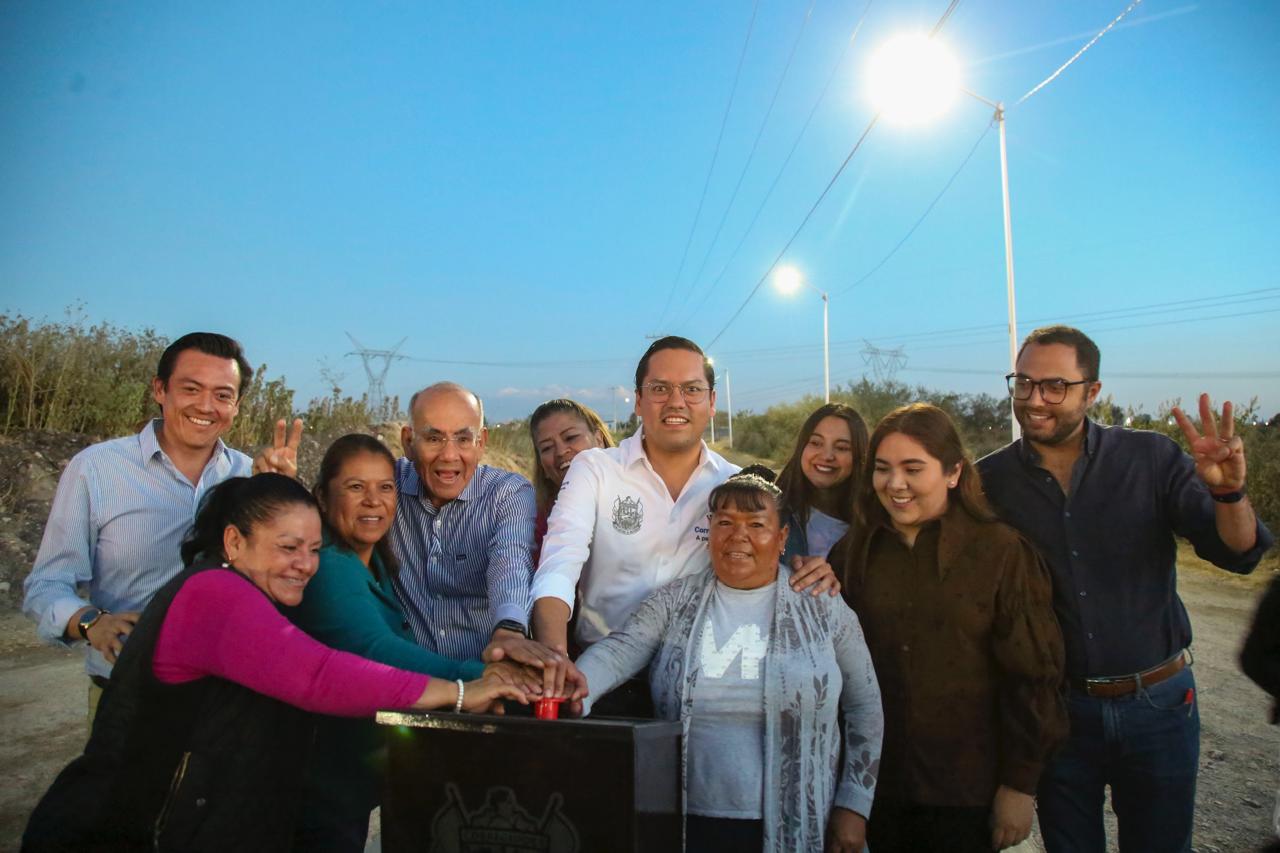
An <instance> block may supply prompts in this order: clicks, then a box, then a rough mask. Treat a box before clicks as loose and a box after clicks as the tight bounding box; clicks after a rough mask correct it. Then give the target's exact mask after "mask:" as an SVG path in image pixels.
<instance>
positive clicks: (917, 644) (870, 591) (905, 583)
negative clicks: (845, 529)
mask: <svg viewBox="0 0 1280 853" xmlns="http://www.w3.org/2000/svg"><path fill="white" fill-rule="evenodd" d="M851 540H852V541H851ZM846 543H849V544H846ZM832 553H833V554H837V555H839V556H840V557H841V558H843V559H844V560H845V561H846V565H845V566H844V569H845V571H844V576H845V578H846V586H845V589H844V593H845V597H846V599H847V600H848V602H849V604H850V605H851V606H852V607H853V609H854V612H856V613H857V614H858V618H859V619H860V620H861V622H862V628H863V630H864V631H865V632H866V637H867V647H868V648H869V649H870V650H871V659H872V660H873V661H874V662H875V669H876V677H877V678H878V679H879V681H880V694H881V698H882V701H883V703H884V720H885V725H884V751H883V753H882V754H881V758H880V782H879V785H878V787H877V789H876V795H877V797H880V798H883V799H885V800H896V801H899V802H901V801H909V802H916V803H925V804H929V805H939V806H984V805H987V804H989V803H990V802H991V797H992V796H993V795H994V794H995V791H996V788H997V787H998V786H1000V785H1008V786H1009V787H1011V788H1014V789H1016V790H1019V791H1022V792H1024V793H1027V794H1034V793H1035V790H1036V783H1037V780H1038V779H1039V777H1040V772H1041V770H1042V768H1043V766H1044V762H1045V760H1046V759H1047V757H1048V755H1049V754H1050V752H1051V751H1052V750H1053V748H1054V747H1055V746H1056V745H1057V744H1058V743H1059V742H1060V741H1061V740H1062V738H1063V737H1064V736H1065V735H1066V732H1067V719H1066V711H1065V708H1064V707H1063V705H1062V702H1061V699H1060V696H1059V686H1060V684H1061V681H1062V635H1061V633H1060V632H1059V630H1058V625H1057V622H1056V621H1055V620H1054V616H1053V609H1052V607H1051V606H1050V590H1049V587H1050V583H1049V576H1048V573H1047V572H1046V571H1045V569H1044V567H1043V566H1042V565H1041V562H1040V559H1039V557H1038V556H1037V555H1036V553H1035V550H1034V549H1033V548H1032V547H1031V545H1030V543H1028V542H1027V541H1026V540H1025V539H1023V538H1022V537H1021V536H1019V535H1018V534H1017V533H1016V532H1015V531H1014V530H1013V529H1012V528H1010V527H1009V526H1007V525H1005V524H1001V523H999V522H984V521H978V520H976V519H974V518H973V517H972V516H970V515H969V513H968V512H966V511H965V510H964V508H963V507H961V506H959V505H958V502H957V501H952V502H951V504H950V506H949V508H948V509H947V512H946V514H945V515H943V516H942V517H941V518H940V519H936V520H934V521H930V522H928V523H926V524H924V525H923V526H922V527H921V528H920V531H919V532H918V534H917V535H916V539H915V544H914V545H911V546H908V545H907V544H906V542H905V541H904V540H903V539H902V536H901V535H900V534H899V533H898V532H897V531H896V530H895V529H894V528H893V527H892V526H891V525H890V524H889V523H888V522H887V521H881V522H879V523H875V524H873V526H872V527H870V528H869V530H868V532H867V534H866V535H865V536H857V535H853V536H850V537H848V538H846V539H845V540H842V542H841V544H838V545H836V547H835V548H834V549H832Z"/></svg>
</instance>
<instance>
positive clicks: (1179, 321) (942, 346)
mask: <svg viewBox="0 0 1280 853" xmlns="http://www.w3.org/2000/svg"><path fill="white" fill-rule="evenodd" d="M1276 312H1280V308H1267V309H1264V310H1262V311H1240V312H1237V313H1233V314H1214V315H1212V316H1209V317H1183V318H1180V319H1177V320H1161V321H1159V322H1156V323H1131V324H1129V325H1124V326H1107V327H1105V328H1102V329H1091V330H1090V331H1091V332H1092V333H1093V334H1100V333H1105V332H1119V331H1124V330H1127V329H1154V328H1157V327H1159V326H1177V325H1180V324H1182V323H1204V322H1208V321H1209V320H1231V319H1235V318H1237V317H1256V316H1257V315H1259V314H1275V313H1276ZM1003 340H1004V339H999V340H997V339H994V338H988V339H985V340H980V341H959V342H956V343H950V344H937V345H935V346H928V345H926V346H922V347H917V349H949V348H952V347H959V346H977V345H980V344H989V343H1000V342H1002V341H1003Z"/></svg>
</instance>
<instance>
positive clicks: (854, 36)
mask: <svg viewBox="0 0 1280 853" xmlns="http://www.w3.org/2000/svg"><path fill="white" fill-rule="evenodd" d="M872 2H873V0H867V5H866V6H864V7H863V8H862V15H861V16H859V18H858V22H857V23H856V24H854V26H853V32H852V33H850V34H849V40H848V41H847V42H845V45H844V50H843V51H842V52H841V53H840V58H839V59H837V60H836V64H835V65H834V66H833V67H832V69H831V74H830V75H829V76H828V77H827V82H826V84H824V85H823V87H822V91H821V92H820V93H819V94H818V97H817V99H816V100H815V101H814V102H813V107H812V108H810V110H809V115H808V116H806V117H805V120H804V124H803V125H801V127H800V132H799V133H797V134H796V138H795V141H794V142H792V143H791V150H790V151H788V152H787V156H786V158H785V159H783V161H782V166H780V167H779V168H778V174H776V175H774V178H773V183H771V184H769V189H768V191H766V192H765V194H764V198H762V199H760V204H759V206H758V207H756V212H755V214H753V215H752V217H751V221H750V222H749V223H747V228H746V230H745V231H743V232H742V237H740V238H739V239H738V244H737V245H736V246H734V247H733V251H732V252H730V253H729V257H728V258H727V259H726V260H725V262H724V264H722V265H721V267H720V272H719V273H718V274H717V275H716V277H715V280H714V281H712V282H711V286H710V287H709V288H707V290H706V291H705V292H704V293H703V294H702V299H701V300H700V301H699V302H698V305H697V307H696V308H694V309H693V311H691V312H690V313H689V315H688V316H686V317H685V318H684V320H683V321H682V322H681V323H680V325H679V327H677V328H683V327H685V326H687V325H689V322H690V321H691V320H692V319H693V318H694V317H696V316H697V315H698V314H699V313H700V312H701V311H702V307H703V306H704V305H706V304H707V300H708V299H710V298H711V294H713V293H715V290H716V288H717V287H718V286H719V285H720V282H721V281H722V280H723V279H724V275H725V273H727V272H728V271H729V267H730V265H731V264H732V263H733V261H734V259H735V258H737V257H738V252H740V251H742V247H743V246H744V245H745V244H746V242H747V238H748V237H750V236H751V232H752V230H753V229H754V228H755V227H756V222H757V221H758V220H759V219H760V214H761V213H764V209H765V206H766V205H767V204H768V203H769V199H770V198H772V197H773V191H774V190H775V189H777V188H778V184H779V183H780V182H781V181H782V176H783V174H785V173H786V171H787V166H789V165H790V164H791V158H792V157H794V156H795V153H796V149H797V148H799V147H800V141H801V140H802V139H804V135H805V133H806V132H807V131H808V130H809V125H810V123H812V122H813V117H814V116H815V115H816V114H817V112H818V107H820V106H821V105H822V102H823V101H825V100H826V98H827V92H828V91H829V90H830V89H831V84H832V83H834V82H835V79H836V75H837V74H838V73H840V68H841V66H843V65H844V63H845V60H846V59H847V58H848V56H849V52H850V51H851V50H852V49H853V45H854V43H855V42H857V40H858V33H859V32H860V31H861V30H862V22H863V21H865V20H866V18H867V12H869V11H870V10H871V3H872Z"/></svg>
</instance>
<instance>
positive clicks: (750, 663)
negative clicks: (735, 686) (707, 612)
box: [701, 620, 769, 681]
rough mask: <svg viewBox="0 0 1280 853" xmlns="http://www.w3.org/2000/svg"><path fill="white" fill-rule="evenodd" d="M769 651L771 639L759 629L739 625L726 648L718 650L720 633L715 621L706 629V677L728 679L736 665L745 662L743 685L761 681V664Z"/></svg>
mask: <svg viewBox="0 0 1280 853" xmlns="http://www.w3.org/2000/svg"><path fill="white" fill-rule="evenodd" d="M768 649H769V635H768V634H767V633H764V632H763V631H761V630H760V626H759V625H739V626H738V629H737V630H736V631H734V632H733V635H732V636H731V637H729V639H728V640H727V641H726V642H725V644H724V645H723V646H720V647H719V648H717V647H716V633H715V630H714V628H713V626H712V624H711V620H707V623H706V624H705V625H704V626H703V628H702V648H701V660H702V674H703V675H705V676H706V677H708V678H724V675H725V673H727V672H728V671H729V667H730V666H732V665H733V662H734V661H735V660H736V659H738V657H739V656H741V658H742V675H741V678H742V680H743V681H755V680H756V679H758V678H759V677H760V662H761V661H762V660H764V655H765V652H766V651H768Z"/></svg>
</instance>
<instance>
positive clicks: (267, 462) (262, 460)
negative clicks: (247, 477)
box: [253, 418, 302, 477]
mask: <svg viewBox="0 0 1280 853" xmlns="http://www.w3.org/2000/svg"><path fill="white" fill-rule="evenodd" d="M301 443H302V418H294V420H293V428H292V429H291V430H289V439H288V440H287V441H286V440H285V437H284V420H283V419H281V420H278V421H276V434H275V438H274V439H273V440H272V442H271V446H270V447H264V448H263V449H262V452H261V453H259V454H258V458H257V459H254V460H253V473H255V474H264V473H274V474H284V475H285V476H286V477H297V476H298V445H299V444H301Z"/></svg>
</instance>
